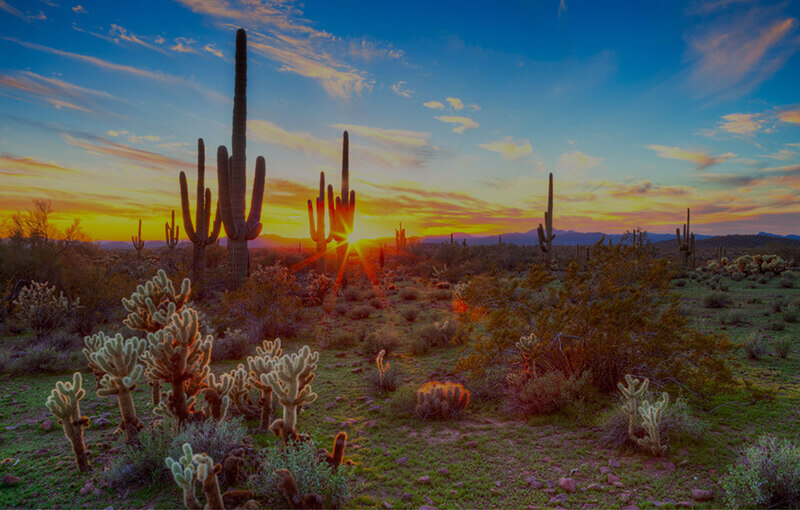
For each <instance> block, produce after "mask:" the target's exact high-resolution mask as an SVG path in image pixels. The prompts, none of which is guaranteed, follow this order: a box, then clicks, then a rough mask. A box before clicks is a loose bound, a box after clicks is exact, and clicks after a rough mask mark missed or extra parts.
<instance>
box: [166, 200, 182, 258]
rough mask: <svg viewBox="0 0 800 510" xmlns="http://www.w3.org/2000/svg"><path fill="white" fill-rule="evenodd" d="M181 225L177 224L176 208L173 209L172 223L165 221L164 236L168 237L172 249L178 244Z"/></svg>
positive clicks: (169, 246) (167, 240) (167, 241)
mask: <svg viewBox="0 0 800 510" xmlns="http://www.w3.org/2000/svg"><path fill="white" fill-rule="evenodd" d="M180 230H181V228H180V227H176V226H175V210H174V209H173V211H172V224H171V225H170V224H169V223H164V236H165V237H166V244H167V248H169V249H170V251H172V250H174V249H175V247H176V246H178V237H179V236H180Z"/></svg>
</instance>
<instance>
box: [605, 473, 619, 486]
mask: <svg viewBox="0 0 800 510" xmlns="http://www.w3.org/2000/svg"><path fill="white" fill-rule="evenodd" d="M608 483H609V485H613V486H614V487H621V486H622V480H620V479H619V477H618V476H617V475H612V474H611V473H609V474H608ZM616 484H620V485H616Z"/></svg>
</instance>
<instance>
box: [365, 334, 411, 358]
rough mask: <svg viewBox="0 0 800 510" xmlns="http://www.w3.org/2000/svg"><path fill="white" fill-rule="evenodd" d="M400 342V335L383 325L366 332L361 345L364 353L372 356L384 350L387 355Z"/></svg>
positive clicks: (398, 345) (395, 348)
mask: <svg viewBox="0 0 800 510" xmlns="http://www.w3.org/2000/svg"><path fill="white" fill-rule="evenodd" d="M401 344H402V342H401V341H400V335H398V334H397V331H395V330H394V329H392V328H389V327H386V326H384V327H382V328H380V329H378V330H375V331H370V332H369V333H367V336H366V338H365V339H364V346H363V350H364V355H365V356H368V357H370V358H374V357H375V356H377V355H378V353H379V352H381V351H386V354H387V355H389V354H391V353H393V352H395V351H396V350H397V349H398V348H399V347H400V345H401Z"/></svg>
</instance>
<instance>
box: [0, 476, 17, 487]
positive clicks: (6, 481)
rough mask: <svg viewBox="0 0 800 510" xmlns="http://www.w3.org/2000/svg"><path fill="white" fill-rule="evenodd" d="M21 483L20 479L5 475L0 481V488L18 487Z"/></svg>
mask: <svg viewBox="0 0 800 510" xmlns="http://www.w3.org/2000/svg"><path fill="white" fill-rule="evenodd" d="M21 481H22V480H20V478H19V477H17V476H14V475H9V474H6V475H3V478H2V479H0V486H3V487H14V486H15V485H19V483H20V482H21Z"/></svg>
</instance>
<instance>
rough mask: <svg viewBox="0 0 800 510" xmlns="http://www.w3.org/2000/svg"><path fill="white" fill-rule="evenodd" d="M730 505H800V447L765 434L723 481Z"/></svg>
mask: <svg viewBox="0 0 800 510" xmlns="http://www.w3.org/2000/svg"><path fill="white" fill-rule="evenodd" d="M722 487H723V488H724V489H725V502H726V503H727V504H728V506H730V507H731V508H800V446H799V445H798V444H797V442H796V441H790V440H786V439H778V438H776V437H775V436H772V435H763V436H761V437H759V438H758V441H757V442H756V444H754V445H752V446H749V447H747V448H746V449H745V451H744V454H743V455H742V458H741V460H740V461H739V462H737V463H736V464H734V465H733V466H731V467H730V471H729V475H728V476H727V477H725V478H723V480H722Z"/></svg>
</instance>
